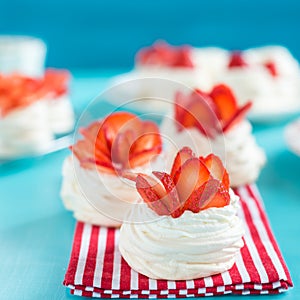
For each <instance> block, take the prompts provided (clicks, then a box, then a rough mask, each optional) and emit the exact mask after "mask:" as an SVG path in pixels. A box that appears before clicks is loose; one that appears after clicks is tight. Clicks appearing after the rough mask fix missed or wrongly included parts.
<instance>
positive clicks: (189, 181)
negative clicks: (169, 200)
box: [173, 158, 210, 204]
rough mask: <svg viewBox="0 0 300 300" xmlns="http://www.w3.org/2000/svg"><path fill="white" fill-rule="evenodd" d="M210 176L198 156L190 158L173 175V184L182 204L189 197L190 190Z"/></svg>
mask: <svg viewBox="0 0 300 300" xmlns="http://www.w3.org/2000/svg"><path fill="white" fill-rule="evenodd" d="M209 178H210V173H209V171H208V169H207V168H206V166H205V165H204V164H203V163H202V162H201V161H200V160H199V159H198V158H190V159H189V160H187V161H186V162H185V163H184V164H183V165H182V166H181V168H180V169H179V170H178V171H177V172H176V174H175V176H174V179H173V181H174V184H175V185H176V190H177V193H178V197H179V199H180V202H181V203H182V204H184V203H185V201H186V200H187V199H188V198H189V197H190V195H191V194H192V192H193V191H194V190H195V189H197V188H198V187H199V186H201V185H202V184H203V183H204V182H206V181H207V180H208V179H209Z"/></svg>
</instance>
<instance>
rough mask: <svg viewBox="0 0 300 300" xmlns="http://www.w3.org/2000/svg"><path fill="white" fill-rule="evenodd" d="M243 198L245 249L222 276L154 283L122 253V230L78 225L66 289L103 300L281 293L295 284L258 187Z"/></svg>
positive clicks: (241, 191)
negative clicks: (120, 233)
mask: <svg viewBox="0 0 300 300" xmlns="http://www.w3.org/2000/svg"><path fill="white" fill-rule="evenodd" d="M235 192H236V193H237V194H238V195H239V196H240V197H241V209H240V212H239V214H240V217H241V218H242V219H243V220H244V223H245V230H246V234H245V236H244V241H245V246H244V247H243V248H242V249H241V251H240V254H239V255H238V256H237V260H236V263H235V265H234V266H233V267H232V268H231V269H230V270H229V271H226V272H224V273H222V274H218V275H214V276H211V277H206V278H200V279H195V280H183V281H170V280H153V279H149V278H148V277H146V276H144V275H141V274H138V273H137V272H135V271H134V270H132V269H131V268H130V267H129V266H128V264H127V263H126V262H125V261H124V259H123V258H122V257H121V255H120V252H119V249H118V239H119V230H117V229H113V228H105V227H99V226H92V225H89V224H85V223H81V222H78V223H77V227H76V231H75V237H74V243H73V249H72V254H71V259H70V263H69V267H68V270H67V273H66V275H65V280H64V285H66V286H67V287H69V288H70V289H71V293H72V294H74V295H79V296H87V297H101V298H185V297H199V296H212V295H222V294H230V293H233V294H242V295H247V294H277V293H281V292H283V291H286V290H287V289H288V288H289V287H292V286H293V284H292V280H291V277H290V274H289V271H288V269H287V266H286V264H285V262H284V260H283V257H282V255H281V253H280V250H279V248H278V245H277V243H276V240H275V238H274V235H273V233H272V231H271V228H270V224H269V222H268V219H267V216H266V213H265V211H264V207H263V205H262V202H261V200H260V199H261V198H260V196H259V193H258V191H257V189H256V187H255V186H254V185H251V186H245V187H241V188H238V189H236V190H235Z"/></svg>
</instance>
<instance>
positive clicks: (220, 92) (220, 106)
mask: <svg viewBox="0 0 300 300" xmlns="http://www.w3.org/2000/svg"><path fill="white" fill-rule="evenodd" d="M210 97H211V98H212V99H213V101H214V103H215V105H216V107H217V111H218V115H219V116H220V120H221V121H223V122H226V121H228V120H230V119H231V117H232V116H233V115H234V114H235V112H236V110H237V103H236V99H235V96H234V95H233V93H232V91H231V89H230V88H229V87H228V86H226V85H224V84H219V85H217V86H215V87H214V88H213V90H212V91H211V92H210Z"/></svg>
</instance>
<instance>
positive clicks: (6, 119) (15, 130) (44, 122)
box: [0, 71, 74, 159]
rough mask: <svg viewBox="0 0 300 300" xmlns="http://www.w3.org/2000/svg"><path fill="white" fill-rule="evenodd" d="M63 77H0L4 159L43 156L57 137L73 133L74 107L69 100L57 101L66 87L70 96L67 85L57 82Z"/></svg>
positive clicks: (0, 153) (0, 150)
mask: <svg viewBox="0 0 300 300" xmlns="http://www.w3.org/2000/svg"><path fill="white" fill-rule="evenodd" d="M51 72H52V71H51ZM63 72H64V71H63ZM59 73H60V71H57V73H56V74H55V75H51V78H49V76H48V72H46V75H45V76H44V77H42V78H31V77H26V76H23V75H18V74H13V75H1V74H0V158H1V159H11V158H16V157H20V156H22V155H32V154H38V153H41V152H43V151H44V150H46V149H47V148H48V147H49V145H50V144H51V142H52V141H53V139H54V138H55V135H56V134H58V133H59V134H61V133H66V132H68V131H70V130H72V128H73V126H74V115H73V110H72V107H71V104H70V102H69V100H68V99H60V98H57V95H58V94H57V93H60V90H61V88H62V86H63V88H64V91H65V92H66V83H65V82H64V83H62V82H61V79H59V82H57V80H56V79H55V77H56V76H57V75H58V74H59ZM59 77H61V75H59ZM60 101H62V103H61V102H60ZM66 102H68V103H66ZM56 106H57V107H59V108H58V109H56V108H55V107H56ZM60 107H61V108H60ZM58 112H60V115H59V114H58ZM59 119H61V120H62V122H59ZM55 122H57V124H53V123H55Z"/></svg>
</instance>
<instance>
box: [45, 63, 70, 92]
mask: <svg viewBox="0 0 300 300" xmlns="http://www.w3.org/2000/svg"><path fill="white" fill-rule="evenodd" d="M70 78H71V74H70V72H69V71H67V70H56V69H47V70H46V72H45V75H44V79H43V87H44V89H46V90H47V91H48V92H49V93H52V94H53V95H54V96H56V97H57V96H60V95H64V94H66V93H67V91H68V83H69V80H70Z"/></svg>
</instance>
